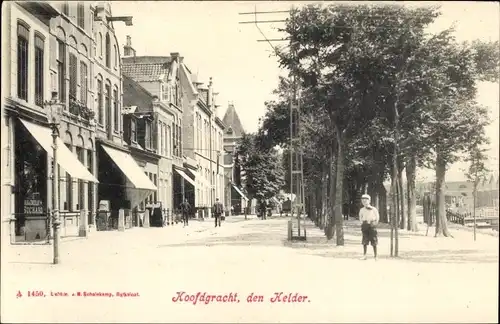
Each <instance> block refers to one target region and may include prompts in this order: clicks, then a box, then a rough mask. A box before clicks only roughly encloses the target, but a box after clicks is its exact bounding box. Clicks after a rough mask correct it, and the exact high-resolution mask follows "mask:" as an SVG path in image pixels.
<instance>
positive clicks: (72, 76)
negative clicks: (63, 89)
mask: <svg viewBox="0 0 500 324" xmlns="http://www.w3.org/2000/svg"><path fill="white" fill-rule="evenodd" d="M77 63H78V60H77V59H76V56H75V55H74V54H70V55H69V100H70V101H71V100H76V89H77V83H76V77H77Z"/></svg>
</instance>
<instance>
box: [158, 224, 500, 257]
mask: <svg viewBox="0 0 500 324" xmlns="http://www.w3.org/2000/svg"><path fill="white" fill-rule="evenodd" d="M241 228H242V229H243V230H244V231H248V232H247V233H235V234H234V235H229V236H223V235H227V234H224V233H223V232H221V233H217V232H215V233H214V234H213V236H210V237H204V238H200V239H195V240H191V241H187V242H183V243H173V244H165V245H160V246H158V248H165V247H167V248H175V247H200V246H206V247H212V246H268V247H272V246H275V247H279V246H282V247H285V248H290V249H293V250H296V251H297V252H298V253H300V254H308V255H313V256H320V257H327V258H338V259H357V258H359V256H360V254H361V253H362V247H361V231H360V230H359V224H356V223H354V222H346V226H345V227H344V234H345V239H344V246H342V247H337V246H336V244H335V238H334V239H333V240H330V241H329V240H327V238H326V237H325V236H322V233H321V232H322V230H319V229H318V228H317V227H316V226H315V225H314V224H312V223H311V222H309V221H308V222H307V223H306V231H307V233H308V236H307V241H306V242H289V241H288V240H287V225H286V223H283V222H266V220H263V221H262V222H252V223H247V224H244V225H242V226H241ZM388 228H389V227H388V226H387V224H384V225H383V226H382V228H380V229H379V232H378V235H379V237H380V238H382V239H383V240H384V241H389V237H390V232H389V231H388V230H387V229H388ZM294 230H296V224H294ZM319 231H321V232H320V233H318V232H319ZM412 234H413V233H412ZM421 235H422V234H417V236H421ZM412 236H413V235H409V234H408V233H399V239H400V244H402V245H404V244H405V243H404V241H407V240H411V238H412ZM402 241H403V242H402ZM387 245H388V244H387ZM383 252H384V253H382V255H380V257H379V258H380V259H392V258H390V257H389V256H387V255H386V253H385V252H386V251H385V244H384V251H383ZM370 253H371V248H370ZM397 259H398V260H405V261H411V262H421V263H478V262H483V263H493V262H498V257H497V256H496V255H493V254H492V253H485V252H484V251H481V250H477V249H456V250H454V249H441V250H427V251H426V250H413V251H400V252H399V257H398V258H397Z"/></svg>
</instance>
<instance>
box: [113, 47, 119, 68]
mask: <svg viewBox="0 0 500 324" xmlns="http://www.w3.org/2000/svg"><path fill="white" fill-rule="evenodd" d="M113 46H114V47H115V68H116V67H118V47H116V45H113Z"/></svg>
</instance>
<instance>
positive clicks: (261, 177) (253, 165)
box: [236, 134, 284, 200]
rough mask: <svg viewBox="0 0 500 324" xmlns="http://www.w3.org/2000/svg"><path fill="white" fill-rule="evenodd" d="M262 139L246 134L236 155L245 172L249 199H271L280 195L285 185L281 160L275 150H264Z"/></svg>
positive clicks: (239, 144) (238, 146)
mask: <svg viewBox="0 0 500 324" xmlns="http://www.w3.org/2000/svg"><path fill="white" fill-rule="evenodd" d="M261 143H263V141H262V139H261V138H260V137H259V136H257V135H256V134H244V135H243V136H242V138H241V139H240V141H239V143H238V145H237V149H236V154H237V155H238V158H239V163H240V165H241V168H242V169H243V170H245V174H246V181H245V189H246V191H247V193H248V195H249V198H250V199H252V198H257V199H259V200H262V199H270V198H272V197H274V196H275V195H277V194H278V193H279V190H280V189H281V187H282V186H283V183H284V171H283V168H282V166H281V159H280V156H279V154H278V152H277V151H276V150H275V149H274V148H262V146H261V145H260V144H261Z"/></svg>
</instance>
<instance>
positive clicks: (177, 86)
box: [175, 82, 179, 106]
mask: <svg viewBox="0 0 500 324" xmlns="http://www.w3.org/2000/svg"><path fill="white" fill-rule="evenodd" d="M175 104H176V105H177V106H179V84H177V82H176V83H175Z"/></svg>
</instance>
